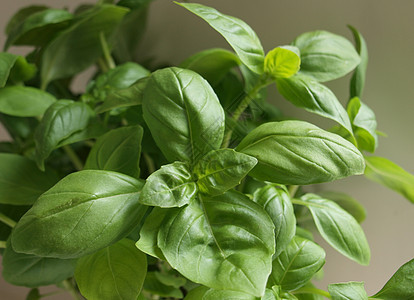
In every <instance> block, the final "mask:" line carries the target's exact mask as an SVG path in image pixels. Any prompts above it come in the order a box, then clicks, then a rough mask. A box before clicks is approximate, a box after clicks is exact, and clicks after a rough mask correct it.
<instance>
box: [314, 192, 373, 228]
mask: <svg viewBox="0 0 414 300" xmlns="http://www.w3.org/2000/svg"><path fill="white" fill-rule="evenodd" d="M318 195H319V196H321V197H322V198H324V199H328V200H332V201H334V202H335V203H336V204H338V205H339V206H340V207H342V208H343V209H345V210H346V211H347V212H348V213H350V214H351V215H352V216H353V217H354V218H355V220H357V221H358V223H362V222H363V221H364V220H365V218H366V215H367V213H366V210H365V208H364V207H363V206H362V205H361V203H359V202H358V201H357V200H355V199H354V198H352V197H351V196H349V195H347V194H345V193H340V192H333V191H323V192H320V193H318Z"/></svg>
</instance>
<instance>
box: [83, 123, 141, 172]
mask: <svg viewBox="0 0 414 300" xmlns="http://www.w3.org/2000/svg"><path fill="white" fill-rule="evenodd" d="M143 131H144V130H143V129H142V127H141V126H139V125H136V126H129V127H120V128H117V129H113V130H111V131H109V132H107V133H106V134H104V135H103V136H101V137H99V138H98V139H97V140H96V143H95V144H94V145H93V147H92V149H91V151H90V152H89V155H88V158H87V160H86V163H85V167H84V169H85V170H88V169H92V170H108V171H115V172H119V173H123V174H126V175H129V176H132V177H135V178H138V177H139V172H140V169H139V159H140V157H141V141H142V135H143Z"/></svg>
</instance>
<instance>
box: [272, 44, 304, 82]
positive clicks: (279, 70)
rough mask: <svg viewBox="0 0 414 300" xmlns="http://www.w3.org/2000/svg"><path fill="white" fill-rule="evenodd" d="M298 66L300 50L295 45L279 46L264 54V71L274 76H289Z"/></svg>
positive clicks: (293, 73) (295, 71) (294, 72)
mask: <svg viewBox="0 0 414 300" xmlns="http://www.w3.org/2000/svg"><path fill="white" fill-rule="evenodd" d="M299 68H300V51H299V49H298V48H297V47H293V46H281V47H277V48H274V49H273V50H271V51H269V53H267V54H266V57H265V60H264V69H265V72H266V73H268V74H270V75H271V76H272V77H274V78H289V77H291V76H293V75H295V74H296V73H297V72H298V71H299Z"/></svg>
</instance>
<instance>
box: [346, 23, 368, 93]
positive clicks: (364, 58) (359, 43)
mask: <svg viewBox="0 0 414 300" xmlns="http://www.w3.org/2000/svg"><path fill="white" fill-rule="evenodd" d="M348 27H349V29H350V30H351V32H352V34H353V35H354V40H355V44H356V50H357V51H358V54H359V57H360V59H361V62H360V63H359V65H358V66H357V67H356V68H355V71H354V74H353V75H352V78H351V85H350V92H351V93H350V94H351V98H353V97H361V96H362V92H363V90H364V86H365V75H366V72H367V66H368V48H367V44H366V42H365V39H364V37H363V36H362V34H361V33H360V32H359V31H358V30H357V29H356V28H355V27H352V26H350V25H348Z"/></svg>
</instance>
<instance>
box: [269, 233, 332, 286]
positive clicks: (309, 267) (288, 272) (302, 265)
mask: <svg viewBox="0 0 414 300" xmlns="http://www.w3.org/2000/svg"><path fill="white" fill-rule="evenodd" d="M324 263H325V251H324V250H323V249H322V248H321V247H320V246H318V245H317V244H315V243H314V242H311V241H309V240H306V239H304V238H301V237H298V236H295V237H294V238H293V239H292V241H291V242H290V243H289V245H288V246H287V248H286V249H285V251H283V252H282V253H281V254H280V255H279V256H278V257H277V258H276V259H275V260H274V261H273V264H272V274H271V275H270V278H269V280H270V281H271V283H272V284H276V285H280V286H281V288H282V289H283V290H285V291H292V290H296V289H298V288H300V287H302V286H304V285H305V284H306V283H307V282H308V281H309V280H310V279H311V278H312V277H313V275H315V273H316V272H318V271H319V269H320V268H322V266H323V264H324Z"/></svg>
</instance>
